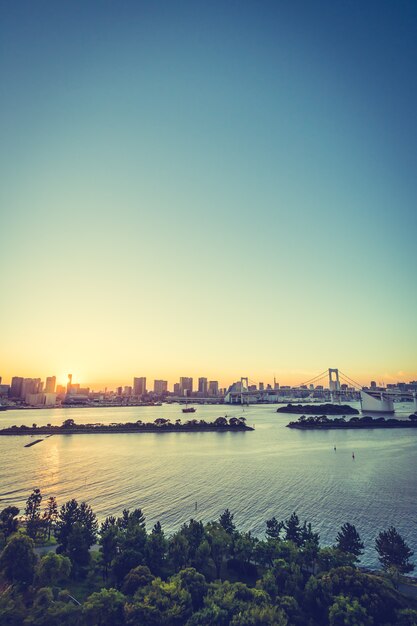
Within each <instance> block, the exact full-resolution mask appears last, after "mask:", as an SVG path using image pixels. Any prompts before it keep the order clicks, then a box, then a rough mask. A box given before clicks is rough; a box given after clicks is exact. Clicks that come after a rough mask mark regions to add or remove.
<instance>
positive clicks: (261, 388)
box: [259, 383, 264, 391]
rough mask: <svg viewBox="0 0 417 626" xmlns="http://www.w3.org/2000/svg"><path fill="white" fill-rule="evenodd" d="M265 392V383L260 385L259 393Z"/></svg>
mask: <svg viewBox="0 0 417 626" xmlns="http://www.w3.org/2000/svg"><path fill="white" fill-rule="evenodd" d="M263 390H264V384H263V383H259V391H263Z"/></svg>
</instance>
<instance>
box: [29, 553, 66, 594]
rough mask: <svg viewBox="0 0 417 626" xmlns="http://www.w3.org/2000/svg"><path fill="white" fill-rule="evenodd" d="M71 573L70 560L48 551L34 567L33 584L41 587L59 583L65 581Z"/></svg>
mask: <svg viewBox="0 0 417 626" xmlns="http://www.w3.org/2000/svg"><path fill="white" fill-rule="evenodd" d="M70 573H71V561H70V559H69V558H68V557H66V556H63V555H61V554H55V553H54V552H48V554H45V556H43V557H42V558H41V560H40V561H39V563H38V565H37V567H36V574H35V584H36V585H37V586H41V587H48V586H52V585H59V584H62V583H64V582H66V581H67V580H68V578H69V576H70Z"/></svg>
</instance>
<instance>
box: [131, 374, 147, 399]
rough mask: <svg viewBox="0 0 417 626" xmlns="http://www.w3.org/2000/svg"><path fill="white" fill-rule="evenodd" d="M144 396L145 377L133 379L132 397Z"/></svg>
mask: <svg viewBox="0 0 417 626" xmlns="http://www.w3.org/2000/svg"><path fill="white" fill-rule="evenodd" d="M145 394H146V376H141V377H140V378H134V379H133V395H134V396H144V395H145Z"/></svg>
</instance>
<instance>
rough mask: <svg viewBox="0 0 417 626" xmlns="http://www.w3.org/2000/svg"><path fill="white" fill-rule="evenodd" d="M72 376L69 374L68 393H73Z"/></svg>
mask: <svg viewBox="0 0 417 626" xmlns="http://www.w3.org/2000/svg"><path fill="white" fill-rule="evenodd" d="M71 385H72V374H68V383H67V393H70V392H71Z"/></svg>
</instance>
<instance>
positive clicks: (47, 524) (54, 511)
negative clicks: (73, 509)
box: [43, 496, 58, 539]
mask: <svg viewBox="0 0 417 626" xmlns="http://www.w3.org/2000/svg"><path fill="white" fill-rule="evenodd" d="M57 519H58V504H57V501H56V498H55V497H54V496H51V497H50V498H48V501H47V503H46V507H45V511H44V513H43V524H44V528H45V531H46V532H47V533H48V539H50V537H51V531H52V528H53V526H54V524H55V523H56V520H57Z"/></svg>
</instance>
